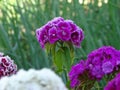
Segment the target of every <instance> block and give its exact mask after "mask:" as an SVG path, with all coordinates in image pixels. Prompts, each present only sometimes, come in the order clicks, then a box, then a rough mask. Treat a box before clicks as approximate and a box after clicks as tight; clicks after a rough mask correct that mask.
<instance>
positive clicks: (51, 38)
mask: <svg viewBox="0 0 120 90" xmlns="http://www.w3.org/2000/svg"><path fill="white" fill-rule="evenodd" d="M57 40H59V38H58V36H57V29H56V27H52V28H51V29H50V30H49V42H50V43H51V44H53V43H55V42H56V41H57Z"/></svg>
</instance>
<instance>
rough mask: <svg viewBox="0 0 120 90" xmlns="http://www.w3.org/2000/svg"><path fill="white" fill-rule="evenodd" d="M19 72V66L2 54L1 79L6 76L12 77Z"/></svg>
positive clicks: (0, 60) (0, 63)
mask: <svg viewBox="0 0 120 90" xmlns="http://www.w3.org/2000/svg"><path fill="white" fill-rule="evenodd" d="M16 72H17V65H16V64H14V62H13V60H11V58H10V57H9V56H5V55H4V54H3V53H0V78H2V77H4V76H11V75H12V74H15V73H16Z"/></svg>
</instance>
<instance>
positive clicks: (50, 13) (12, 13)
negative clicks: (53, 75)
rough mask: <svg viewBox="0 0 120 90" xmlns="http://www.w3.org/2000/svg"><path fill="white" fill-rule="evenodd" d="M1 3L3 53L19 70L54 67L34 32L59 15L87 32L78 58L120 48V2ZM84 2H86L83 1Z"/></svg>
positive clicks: (22, 0)
mask: <svg viewBox="0 0 120 90" xmlns="http://www.w3.org/2000/svg"><path fill="white" fill-rule="evenodd" d="M69 1H71V2H68V0H1V1H0V51H3V52H4V53H5V54H8V55H10V56H11V57H12V58H13V59H14V60H15V62H16V63H17V65H18V67H19V68H24V69H29V68H36V69H39V68H42V67H50V68H51V66H52V60H51V58H50V57H48V56H47V55H46V53H45V52H44V50H42V49H41V48H40V45H39V44H38V42H37V40H36V37H35V30H36V29H37V28H39V27H41V26H42V25H44V24H45V23H46V22H47V21H49V20H51V19H52V18H54V17H56V16H62V17H63V18H65V19H72V20H73V21H74V22H75V23H76V24H77V25H78V26H80V27H81V28H82V29H83V30H84V34H85V39H84V41H83V42H82V45H81V48H80V49H76V59H75V62H78V61H79V60H80V59H86V57H87V54H88V53H89V52H90V51H92V50H94V49H96V48H99V47H101V46H103V45H112V46H114V47H115V48H116V49H120V6H119V5H120V0H109V1H108V3H107V4H106V3H104V0H101V1H102V6H101V7H99V6H98V0H89V1H94V3H88V4H87V5H85V4H80V3H79V0H69ZM83 1H84V0H83Z"/></svg>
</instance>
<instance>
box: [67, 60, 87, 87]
mask: <svg viewBox="0 0 120 90" xmlns="http://www.w3.org/2000/svg"><path fill="white" fill-rule="evenodd" d="M85 70H86V69H85V61H83V60H81V61H80V62H79V63H77V64H76V65H74V66H72V67H71V70H70V72H69V78H70V81H71V84H70V86H71V87H72V88H74V87H76V86H78V85H79V84H80V82H82V81H80V80H79V77H81V76H82V75H83V73H84V72H85Z"/></svg>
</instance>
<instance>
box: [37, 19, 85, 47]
mask: <svg viewBox="0 0 120 90" xmlns="http://www.w3.org/2000/svg"><path fill="white" fill-rule="evenodd" d="M36 38H37V40H38V42H39V43H40V45H41V47H42V48H44V47H45V44H46V43H49V44H54V43H55V42H66V43H71V44H69V45H75V46H76V47H80V44H81V42H82V40H83V39H84V34H83V31H82V29H80V28H79V27H78V26H77V25H76V24H75V23H74V22H73V21H72V20H64V19H63V18H62V17H56V18H54V19H52V20H50V21H48V22H47V23H46V24H45V25H43V26H42V27H41V28H39V29H37V30H36ZM61 44H62V43H61Z"/></svg>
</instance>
